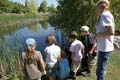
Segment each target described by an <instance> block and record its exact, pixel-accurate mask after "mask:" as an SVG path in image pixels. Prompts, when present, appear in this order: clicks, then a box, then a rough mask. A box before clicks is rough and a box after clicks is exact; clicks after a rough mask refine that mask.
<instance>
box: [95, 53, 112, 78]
mask: <svg viewBox="0 0 120 80" xmlns="http://www.w3.org/2000/svg"><path fill="white" fill-rule="evenodd" d="M111 54H112V52H101V51H99V52H98V60H97V70H96V75H97V80H105V73H106V66H107V61H108V59H109V57H110V55H111Z"/></svg>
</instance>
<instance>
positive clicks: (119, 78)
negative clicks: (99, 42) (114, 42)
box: [68, 51, 120, 80]
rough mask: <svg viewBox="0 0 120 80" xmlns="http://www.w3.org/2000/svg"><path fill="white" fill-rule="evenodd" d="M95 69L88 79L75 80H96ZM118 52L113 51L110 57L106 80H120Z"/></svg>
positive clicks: (80, 77) (81, 77) (119, 56)
mask: <svg viewBox="0 0 120 80" xmlns="http://www.w3.org/2000/svg"><path fill="white" fill-rule="evenodd" d="M95 70H96V67H94V69H93V72H92V75H91V76H90V77H83V76H78V77H77V80H96V74H95V73H96V72H95ZM119 74H120V51H114V53H113V55H112V56H111V57H110V60H109V62H108V66H107V74H106V80H120V75H119ZM68 80H72V79H68Z"/></svg>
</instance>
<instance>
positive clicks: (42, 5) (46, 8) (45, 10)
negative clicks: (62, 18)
mask: <svg viewBox="0 0 120 80" xmlns="http://www.w3.org/2000/svg"><path fill="white" fill-rule="evenodd" d="M47 5H48V4H47V2H46V1H43V2H42V3H41V4H40V7H39V9H38V11H39V12H40V11H42V12H47V11H48V6H47Z"/></svg>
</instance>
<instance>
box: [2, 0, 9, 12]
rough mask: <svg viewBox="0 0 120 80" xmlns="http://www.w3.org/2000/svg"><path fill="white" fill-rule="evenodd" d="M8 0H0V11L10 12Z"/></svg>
mask: <svg viewBox="0 0 120 80" xmlns="http://www.w3.org/2000/svg"><path fill="white" fill-rule="evenodd" d="M10 7H11V5H10V2H9V1H8V0H0V11H1V12H10V11H11V10H10Z"/></svg>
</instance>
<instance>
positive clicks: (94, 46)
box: [89, 42, 97, 54]
mask: <svg viewBox="0 0 120 80" xmlns="http://www.w3.org/2000/svg"><path fill="white" fill-rule="evenodd" d="M96 47H97V43H96V42H95V43H94V44H93V46H92V48H91V50H90V51H89V53H90V54H92V53H93V51H94V50H95V48H96Z"/></svg>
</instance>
